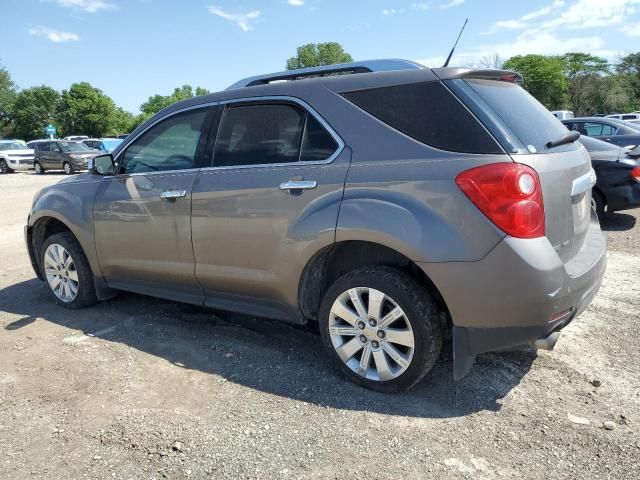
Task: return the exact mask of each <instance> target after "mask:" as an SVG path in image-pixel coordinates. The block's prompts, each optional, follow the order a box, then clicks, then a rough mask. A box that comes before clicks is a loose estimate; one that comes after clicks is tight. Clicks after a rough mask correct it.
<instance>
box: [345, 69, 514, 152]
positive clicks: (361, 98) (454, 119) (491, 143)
mask: <svg viewBox="0 0 640 480" xmlns="http://www.w3.org/2000/svg"><path fill="white" fill-rule="evenodd" d="M343 96H344V97H346V98H347V99H348V100H350V101H351V102H353V103H354V104H356V105H357V106H358V107H360V108H362V109H363V110H365V111H366V112H368V113H370V114H371V115H373V116H374V117H376V118H377V119H378V120H380V121H382V122H384V123H386V124H387V125H389V126H390V127H392V128H394V129H396V130H399V131H400V132H402V133H404V134H405V135H408V136H410V137H411V138H413V139H415V140H417V141H419V142H421V143H424V144H426V145H430V146H432V147H436V148H439V149H441V150H448V151H452V152H463V153H501V152H502V150H501V148H500V146H499V145H498V144H497V143H496V141H495V140H494V139H493V137H491V135H490V134H489V133H488V132H487V130H486V129H485V128H484V127H483V126H482V124H481V123H480V122H479V121H478V120H477V119H476V118H475V117H474V116H473V115H472V114H471V113H470V112H469V110H467V109H466V108H465V107H464V105H462V103H461V102H460V101H459V100H458V99H457V98H456V97H455V96H454V95H453V94H452V93H451V92H450V91H449V90H448V89H447V88H446V87H445V86H444V85H442V83H440V82H420V83H411V84H406V85H395V86H391V87H380V88H372V89H367V90H358V91H354V92H347V93H343Z"/></svg>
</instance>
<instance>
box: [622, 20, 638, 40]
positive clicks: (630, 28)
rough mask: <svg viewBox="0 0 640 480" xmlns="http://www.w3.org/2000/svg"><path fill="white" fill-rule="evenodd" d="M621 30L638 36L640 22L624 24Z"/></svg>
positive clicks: (632, 35)
mask: <svg viewBox="0 0 640 480" xmlns="http://www.w3.org/2000/svg"><path fill="white" fill-rule="evenodd" d="M621 30H622V31H623V32H624V33H626V34H627V35H629V36H630V37H640V23H636V24H635V25H625V26H624V27H622V28H621Z"/></svg>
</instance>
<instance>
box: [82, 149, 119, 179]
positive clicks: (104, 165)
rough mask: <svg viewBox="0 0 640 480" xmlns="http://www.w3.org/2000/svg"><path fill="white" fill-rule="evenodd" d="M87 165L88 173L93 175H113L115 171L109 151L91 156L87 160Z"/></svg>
mask: <svg viewBox="0 0 640 480" xmlns="http://www.w3.org/2000/svg"><path fill="white" fill-rule="evenodd" d="M87 167H88V168H89V173H92V174H93V175H113V174H115V171H116V167H115V163H114V162H113V157H112V156H111V154H110V153H108V154H106V155H98V156H97V157H93V158H92V159H90V160H89V161H88V162H87Z"/></svg>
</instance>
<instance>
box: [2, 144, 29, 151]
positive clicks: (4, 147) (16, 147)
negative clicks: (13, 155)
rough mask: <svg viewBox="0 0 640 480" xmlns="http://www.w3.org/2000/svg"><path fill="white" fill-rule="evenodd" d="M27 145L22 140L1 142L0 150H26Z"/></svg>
mask: <svg viewBox="0 0 640 480" xmlns="http://www.w3.org/2000/svg"><path fill="white" fill-rule="evenodd" d="M25 148H27V146H26V145H25V144H24V143H20V142H0V150H24V149H25Z"/></svg>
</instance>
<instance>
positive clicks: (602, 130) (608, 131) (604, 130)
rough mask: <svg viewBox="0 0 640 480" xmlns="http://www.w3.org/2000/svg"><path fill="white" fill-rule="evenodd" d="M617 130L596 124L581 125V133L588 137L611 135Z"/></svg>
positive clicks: (602, 124)
mask: <svg viewBox="0 0 640 480" xmlns="http://www.w3.org/2000/svg"><path fill="white" fill-rule="evenodd" d="M617 130H618V129H617V128H616V127H612V126H611V125H606V124H604V123H597V122H584V123H583V124H582V131H583V132H584V134H585V135H588V136H590V137H599V136H602V135H613V134H615V132H616V131H617Z"/></svg>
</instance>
